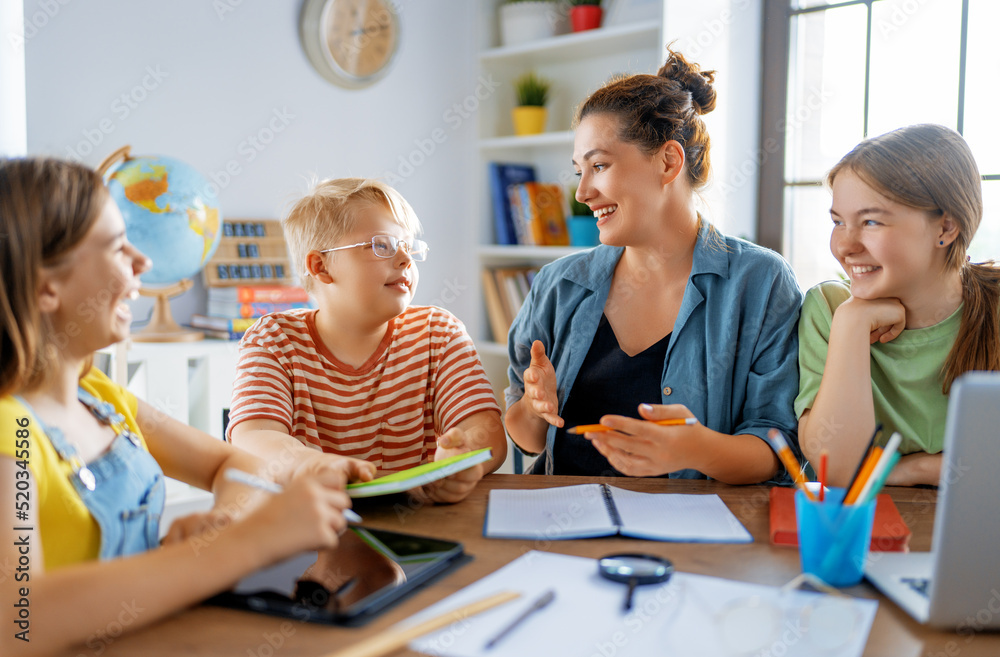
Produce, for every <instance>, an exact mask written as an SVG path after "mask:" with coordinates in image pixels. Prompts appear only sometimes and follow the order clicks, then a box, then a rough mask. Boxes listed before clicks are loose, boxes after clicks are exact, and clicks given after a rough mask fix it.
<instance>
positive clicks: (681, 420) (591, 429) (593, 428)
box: [566, 417, 698, 434]
mask: <svg viewBox="0 0 1000 657" xmlns="http://www.w3.org/2000/svg"><path fill="white" fill-rule="evenodd" d="M646 421H647V422H652V423H653V424H658V425H660V426H661V427H679V426H684V425H691V424H698V419H697V418H693V417H673V418H670V419H669V420H646ZM601 431H614V429H612V428H611V427H606V426H604V425H603V424H581V425H580V426H578V427H573V428H572V429H567V430H566V433H576V434H584V433H599V432H601Z"/></svg>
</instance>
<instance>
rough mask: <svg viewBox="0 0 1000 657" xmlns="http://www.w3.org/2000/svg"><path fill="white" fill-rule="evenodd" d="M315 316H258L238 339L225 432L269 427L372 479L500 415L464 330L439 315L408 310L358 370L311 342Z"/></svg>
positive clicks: (315, 338)
mask: <svg viewBox="0 0 1000 657" xmlns="http://www.w3.org/2000/svg"><path fill="white" fill-rule="evenodd" d="M316 312H317V311H316V310H313V309H301V310H291V311H288V312H279V313H272V314H270V315H266V316H265V317H262V318H261V319H260V320H258V321H257V323H255V324H254V325H253V326H252V327H251V328H250V329H249V330H248V331H247V332H246V334H245V335H244V336H243V341H242V342H241V343H240V358H239V364H238V365H237V368H236V383H235V386H234V389H233V401H232V406H231V408H230V413H229V418H230V419H229V428H228V431H227V437H228V436H229V434H230V432H231V431H232V428H233V427H234V426H236V425H237V424H239V423H240V422H242V421H244V420H253V419H268V420H276V421H278V422H280V423H282V424H283V425H285V427H286V428H287V429H288V432H289V433H290V434H291V435H292V436H294V437H295V438H297V439H298V440H300V441H301V442H302V443H304V444H306V445H309V446H313V447H316V448H318V449H322V450H323V451H324V452H330V453H334V454H341V455H344V456H353V457H356V458H360V459H365V460H367V461H370V462H371V463H374V464H375V467H377V468H378V469H379V470H380V471H383V472H393V471H398V470H405V469H406V468H411V467H413V466H416V465H420V464H421V463H426V462H429V461H432V460H433V459H434V450H435V448H436V440H437V436H439V435H441V434H443V433H444V432H446V431H447V430H448V429H450V428H452V427H454V426H455V425H457V424H458V423H459V422H461V421H462V420H464V419H465V418H467V417H469V416H470V415H473V414H475V413H480V412H482V411H496V412H497V413H499V412H500V407H499V406H498V405H497V402H496V398H495V397H494V395H493V389H492V387H491V386H490V383H489V380H487V378H486V372H485V371H484V370H483V366H482V363H480V361H479V355H478V354H477V353H476V349H475V347H474V346H473V344H472V340H471V339H470V338H469V335H468V333H466V331H465V327H464V326H463V325H462V323H461V322H460V321H458V319H457V318H456V317H455V316H454V315H452V314H451V313H449V312H448V311H446V310H443V309H441V308H437V307H434V306H410V307H408V308H407V309H406V310H404V311H403V312H402V313H401V314H400V315H399V316H398V317H396V318H394V319H393V320H392V321H391V322H389V328H388V330H387V331H386V334H385V338H384V339H383V340H382V342H381V344H379V346H378V348H377V349H376V350H375V353H374V354H372V357H371V358H369V359H368V362H366V363H365V364H363V365H362V366H361V367H359V368H354V367H351V366H350V365H347V364H346V363H343V362H341V361H339V360H337V358H336V357H334V355H333V354H332V353H331V352H330V350H329V349H327V348H326V346H325V345H324V344H323V342H322V341H321V340H320V339H319V333H318V332H317V330H316Z"/></svg>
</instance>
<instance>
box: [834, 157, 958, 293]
mask: <svg viewBox="0 0 1000 657" xmlns="http://www.w3.org/2000/svg"><path fill="white" fill-rule="evenodd" d="M830 216H831V218H832V219H833V233H832V235H831V237H830V251H831V252H832V253H833V255H834V257H836V258H837V260H838V261H839V262H840V265H841V266H842V267H843V268H844V271H845V272H846V273H847V275H848V276H849V277H850V279H851V294H852V296H855V297H857V298H860V299H877V298H897V299H900V300H901V301H902V302H903V303H904V305H905V304H906V303H907V301H912V300H915V299H918V298H920V294H921V291H922V290H926V289H931V288H932V286H931V285H930V284H929V282H931V281H933V279H937V278H939V277H940V276H941V273H942V272H943V271H944V269H945V255H946V249H945V248H944V247H943V246H942V245H941V244H939V242H940V241H941V240H942V239H944V241H945V246H947V244H948V243H949V242H950V241H951V239H950V238H948V237H947V235H945V233H946V229H947V228H948V226H949V224H950V223H951V222H950V220H948V219H947V218H946V215H945V216H938V215H933V214H929V213H927V212H924V211H923V210H916V209H914V208H911V207H908V206H905V205H901V204H899V203H896V202H893V201H890V200H889V199H887V198H885V197H884V196H882V195H881V194H879V193H878V192H876V191H875V190H873V189H872V188H871V187H869V186H868V185H867V184H865V183H864V182H862V180H861V179H860V178H858V176H857V175H855V174H854V173H853V172H852V171H850V170H849V169H845V170H843V171H841V172H840V173H839V174H838V175H837V177H836V178H835V179H834V181H833V206H832V208H831V209H830Z"/></svg>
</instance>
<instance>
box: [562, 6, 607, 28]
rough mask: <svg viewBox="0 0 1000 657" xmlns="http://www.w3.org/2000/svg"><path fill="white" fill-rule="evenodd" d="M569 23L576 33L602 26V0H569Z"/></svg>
mask: <svg viewBox="0 0 1000 657" xmlns="http://www.w3.org/2000/svg"><path fill="white" fill-rule="evenodd" d="M569 4H570V5H571V7H570V10H569V22H570V24H571V25H572V26H573V31H574V32H583V31H584V30H593V29H595V28H598V27H600V26H601V14H602V13H603V12H602V10H601V0H569Z"/></svg>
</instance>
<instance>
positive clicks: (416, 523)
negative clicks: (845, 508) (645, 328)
mask: <svg viewBox="0 0 1000 657" xmlns="http://www.w3.org/2000/svg"><path fill="white" fill-rule="evenodd" d="M602 481H605V482H608V483H611V484H613V485H615V486H619V487H622V488H629V489H632V490H637V491H643V492H658V493H662V492H670V493H709V492H711V493H717V494H718V495H719V496H720V497H721V498H722V499H723V501H725V502H726V504H727V505H728V506H729V508H730V509H731V510H732V511H733V513H734V514H736V516H737V517H738V518H739V519H740V521H741V522H743V524H744V525H745V526H746V528H747V529H748V530H749V531H750V533H751V534H753V537H754V542H753V543H751V544H739V545H732V544H729V545H721V544H684V543H660V542H656V541H639V540H632V539H622V538H599V539H586V540H573V541H520V540H498V539H486V538H483V536H482V527H483V518H484V513H485V511H486V500H487V494H488V492H489V491H490V490H491V489H494V488H540V487H549V486H567V485H571V484H580V483H593V482H602ZM887 491H888V492H889V494H890V495H891V496H892V498H893V500H894V501H895V502H896V506H897V507H898V508H899V511H900V513H901V514H902V516H903V518H904V519H905V521H906V523H907V524H908V525H909V526H910V529H911V530H912V531H913V537H912V539H911V541H910V548H911V549H912V550H914V551H925V550H929V549H930V547H931V536H932V533H933V526H934V508H935V504H936V497H937V493H936V492H935V491H933V490H928V489H908V488H890V489H887ZM357 502H358V504H356V506H355V508H356V509H357V510H358V511H359V512H360V513H361V514H362V515H363V516H364V518H365V524H366V525H368V526H371V527H377V528H383V529H392V530H397V531H403V532H410V533H414V534H427V535H433V536H438V537H441V538H447V539H452V540H456V541H461V542H462V543H464V545H465V548H466V551H467V552H468V553H469V554H471V555H473V556H474V557H475V558H474V560H473V561H472V562H470V563H468V564H466V565H464V566H461V567H460V568H458V569H457V570H454V571H452V572H451V573H450V574H448V575H446V576H445V577H443V578H442V579H440V580H438V581H436V582H435V583H433V584H431V585H430V586H428V587H426V588H424V589H422V590H420V591H418V592H417V593H416V594H415V595H414V596H413V597H411V598H409V599H407V600H405V601H403V602H402V603H400V604H398V605H397V606H395V607H393V608H391V609H390V610H388V611H387V612H386V613H384V614H383V615H382V616H380V617H378V618H377V619H375V620H373V621H372V622H371V623H369V624H368V625H366V626H364V627H362V628H350V629H348V628H339V627H329V626H323V625H313V624H306V623H300V622H296V621H290V620H285V619H281V618H275V617H270V616H263V615H259V614H254V613H249V612H241V611H234V610H228V609H220V608H215V607H198V608H195V609H191V610H188V611H185V612H183V613H181V614H179V615H177V616H175V617H173V618H171V619H168V620H165V621H163V622H160V623H157V624H155V625H153V626H152V627H149V628H146V629H144V630H141V631H138V632H135V633H131V634H126V635H125V636H121V637H118V638H116V639H113V640H111V643H110V644H109V643H107V642H101V645H102V647H104V648H106V650H104V651H103V652H104V654H106V655H145V656H150V657H152V656H156V655H213V656H215V655H238V656H240V657H255V656H259V657H272V656H275V655H278V656H281V657H298V656H318V655H325V654H327V653H330V652H334V651H336V650H338V649H340V648H343V647H344V646H347V645H350V644H352V643H354V642H357V641H359V640H360V639H362V638H366V637H368V636H371V635H373V634H376V633H379V632H381V631H383V630H384V629H385V628H387V627H389V626H390V625H392V624H394V623H397V622H399V621H400V620H402V619H404V618H407V617H408V616H410V615H412V614H414V613H416V612H417V611H419V610H421V609H424V608H425V607H427V606H429V605H431V604H433V603H435V602H437V601H439V600H441V599H443V598H445V597H447V596H448V595H451V594H452V593H454V592H456V591H458V590H459V589H461V588H463V587H464V586H466V585H468V584H470V583H471V582H473V581H475V580H478V579H479V578H481V577H483V576H485V575H487V574H489V573H491V572H493V571H495V570H496V569H498V568H500V567H501V566H503V565H504V564H506V563H508V562H510V561H512V560H513V559H515V558H517V557H518V556H520V555H521V554H523V553H524V552H526V551H528V550H546V551H552V552H558V553H562V554H572V555H578V556H586V557H595V558H596V557H599V556H603V555H605V554H608V553H611V552H621V551H637V550H639V551H643V552H651V553H655V554H660V555H663V556H666V557H669V558H670V559H671V560H672V561H673V562H674V565H675V566H676V568H677V569H678V571H682V572H691V573H701V574H705V575H714V576H718V577H726V578H731V579H735V580H741V581H746V582H755V583H760V584H770V585H782V584H784V583H786V582H788V581H789V580H791V579H792V578H793V577H795V576H796V575H797V574H798V573H799V572H800V570H799V562H798V552H797V551H796V550H794V549H790V548H778V547H773V546H771V545H770V543H769V542H768V488H767V487H766V486H727V485H725V484H720V483H717V482H708V481H688V480H676V479H675V480H664V479H625V478H621V479H617V478H616V479H599V478H589V477H546V476H528V475H490V476H488V477H486V478H485V479H484V480H483V481H482V482H481V483H480V485H479V486H478V487H477V489H476V490H475V491H474V492H473V494H472V495H470V496H469V498H468V499H466V500H465V501H463V502H462V503H460V504H455V505H451V506H425V507H422V508H419V507H418V508H414V507H411V506H410V505H409V504H408V500H407V499H406V498H404V497H401V496H397V497H393V498H375V499H371V500H358V501H357ZM178 576H179V577H183V574H179V575H178ZM845 590H846V592H848V593H850V594H851V595H855V596H859V597H865V598H875V599H877V600H879V603H880V604H879V608H878V614H877V615H876V617H875V624H874V626H873V627H872V631H871V635H870V636H869V639H868V644H867V646H866V649H865V652H864V654H865V655H886V656H892V657H911V656H913V657H915V656H917V655H925V656H927V657H937V656H939V655H941V656H945V655H947V656H949V657H955V656H958V655H961V657H971V656H975V655H990V656H994V657H995V656H996V655H1000V633H980V634H973V635H960V634H957V633H952V632H940V631H936V630H931V629H928V628H925V627H923V626H921V625H920V624H918V623H917V622H916V621H914V620H912V619H911V618H910V617H909V616H908V615H907V614H906V613H905V612H903V611H902V610H900V609H899V608H898V607H896V605H895V604H893V603H892V602H890V601H888V600H886V599H885V598H884V597H883V596H882V595H881V594H879V593H878V592H876V591H875V589H873V588H872V587H871V586H870V585H869V584H867V583H862V584H860V585H858V586H855V587H853V588H850V589H845ZM108 639H109V640H110V637H108ZM78 653H80V650H74V651H72V652H71V653H69V654H72V655H76V654H78ZM86 653H87V654H94V653H92V652H91V651H86ZM397 654H415V653H406V652H405V651H404V652H401V653H397Z"/></svg>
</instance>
